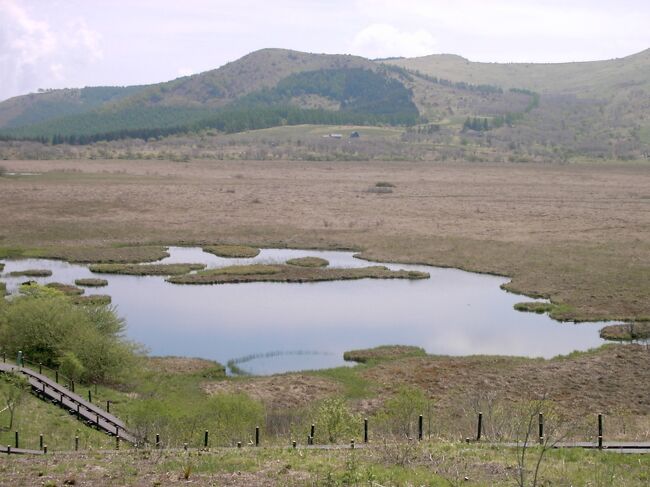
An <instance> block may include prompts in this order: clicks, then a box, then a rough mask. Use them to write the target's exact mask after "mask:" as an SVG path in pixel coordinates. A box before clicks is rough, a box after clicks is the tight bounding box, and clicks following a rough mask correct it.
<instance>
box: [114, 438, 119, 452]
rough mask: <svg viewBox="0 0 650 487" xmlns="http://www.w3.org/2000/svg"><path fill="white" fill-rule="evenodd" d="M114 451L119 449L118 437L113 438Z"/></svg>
mask: <svg viewBox="0 0 650 487" xmlns="http://www.w3.org/2000/svg"><path fill="white" fill-rule="evenodd" d="M115 449H116V450H119V449H120V437H119V436H116V437H115Z"/></svg>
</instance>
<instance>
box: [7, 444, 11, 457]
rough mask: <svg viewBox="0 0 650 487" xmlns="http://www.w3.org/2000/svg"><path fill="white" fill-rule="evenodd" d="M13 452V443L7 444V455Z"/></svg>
mask: <svg viewBox="0 0 650 487" xmlns="http://www.w3.org/2000/svg"><path fill="white" fill-rule="evenodd" d="M9 454H11V445H7V455H9Z"/></svg>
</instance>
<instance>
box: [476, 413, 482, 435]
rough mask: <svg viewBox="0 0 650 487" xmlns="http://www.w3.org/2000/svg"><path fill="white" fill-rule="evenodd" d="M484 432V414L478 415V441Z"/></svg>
mask: <svg viewBox="0 0 650 487" xmlns="http://www.w3.org/2000/svg"><path fill="white" fill-rule="evenodd" d="M482 432H483V413H478V428H477V432H476V441H479V440H480V439H481V434H482Z"/></svg>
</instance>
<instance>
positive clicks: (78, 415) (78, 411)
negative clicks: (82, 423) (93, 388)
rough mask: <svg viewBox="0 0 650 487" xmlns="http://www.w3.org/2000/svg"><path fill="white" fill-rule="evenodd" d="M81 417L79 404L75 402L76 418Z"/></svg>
mask: <svg viewBox="0 0 650 487" xmlns="http://www.w3.org/2000/svg"><path fill="white" fill-rule="evenodd" d="M79 418H81V410H80V405H79V403H77V419H79Z"/></svg>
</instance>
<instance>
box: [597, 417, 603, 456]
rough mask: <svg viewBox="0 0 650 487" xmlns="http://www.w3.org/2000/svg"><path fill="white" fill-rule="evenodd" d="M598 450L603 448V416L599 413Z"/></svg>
mask: <svg viewBox="0 0 650 487" xmlns="http://www.w3.org/2000/svg"><path fill="white" fill-rule="evenodd" d="M598 448H600V449H602V448H603V415H602V414H600V413H598Z"/></svg>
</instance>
